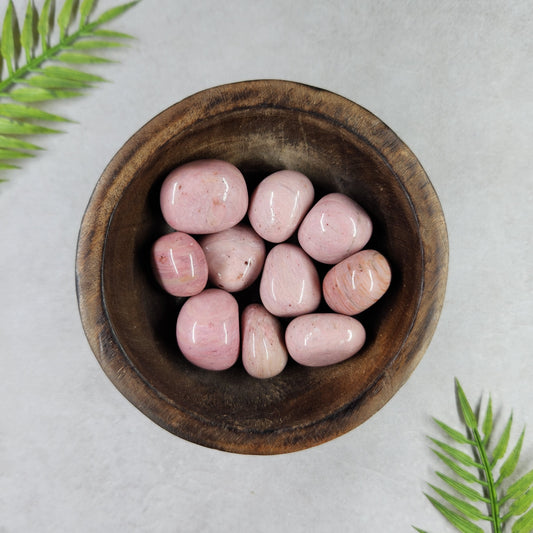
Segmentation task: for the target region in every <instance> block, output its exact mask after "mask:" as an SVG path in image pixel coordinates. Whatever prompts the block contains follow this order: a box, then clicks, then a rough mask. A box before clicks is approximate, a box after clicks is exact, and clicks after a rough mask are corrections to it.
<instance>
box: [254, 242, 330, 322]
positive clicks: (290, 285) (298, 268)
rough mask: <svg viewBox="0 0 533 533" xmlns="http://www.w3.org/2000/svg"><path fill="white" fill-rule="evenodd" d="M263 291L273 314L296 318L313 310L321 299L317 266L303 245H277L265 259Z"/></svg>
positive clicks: (267, 305)
mask: <svg viewBox="0 0 533 533" xmlns="http://www.w3.org/2000/svg"><path fill="white" fill-rule="evenodd" d="M259 294H260V296H261V301H262V302H263V305H264V306H265V307H266V308H267V310H268V311H270V312H271V313H272V314H273V315H276V316H280V317H292V316H298V315H303V314H305V313H311V312H312V311H314V310H315V309H316V308H317V307H318V304H319V303H320V298H321V291H320V280H319V278H318V273H317V271H316V268H315V265H314V264H313V262H312V261H311V259H310V258H309V256H307V254H306V253H305V252H304V251H303V250H302V249H301V248H300V247H299V246H296V245H294V244H287V243H283V244H278V245H277V246H274V248H272V250H270V252H269V253H268V255H267V257H266V259H265V266H264V268H263V274H262V276H261V283H260V285H259Z"/></svg>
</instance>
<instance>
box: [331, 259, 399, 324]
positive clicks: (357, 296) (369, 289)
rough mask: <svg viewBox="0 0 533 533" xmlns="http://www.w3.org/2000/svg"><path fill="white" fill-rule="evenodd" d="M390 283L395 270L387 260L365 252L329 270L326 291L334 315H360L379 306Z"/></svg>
mask: <svg viewBox="0 0 533 533" xmlns="http://www.w3.org/2000/svg"><path fill="white" fill-rule="evenodd" d="M390 282H391V269H390V266H389V263H388V261H387V260H386V259H385V257H383V255H381V254H380V253H379V252H376V251H375V250H361V251H360V252H357V253H356V254H354V255H352V256H350V257H348V258H346V259H345V260H344V261H341V262H340V263H339V264H337V265H335V266H334V267H333V268H332V269H331V270H329V272H328V273H327V274H326V275H325V276H324V280H323V282H322V289H323V292H324V299H325V300H326V303H327V304H328V306H329V307H330V308H331V309H332V310H333V311H336V312H337V313H343V314H345V315H356V314H358V313H361V312H362V311H364V310H365V309H368V308H369V307H370V306H371V305H373V304H374V303H375V302H377V301H378V300H379V299H380V298H381V297H382V296H383V295H384V294H385V292H386V291H387V289H388V288H389V285H390Z"/></svg>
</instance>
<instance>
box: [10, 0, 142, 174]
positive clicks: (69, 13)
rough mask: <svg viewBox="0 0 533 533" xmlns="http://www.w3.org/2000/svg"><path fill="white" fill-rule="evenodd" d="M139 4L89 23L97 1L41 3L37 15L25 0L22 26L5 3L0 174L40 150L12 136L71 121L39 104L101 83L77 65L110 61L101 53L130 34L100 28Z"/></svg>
mask: <svg viewBox="0 0 533 533" xmlns="http://www.w3.org/2000/svg"><path fill="white" fill-rule="evenodd" d="M139 1H140V0H135V1H132V2H128V3H125V4H121V5H118V6H115V7H112V8H110V9H108V10H107V11H104V12H103V13H101V14H100V15H97V16H96V17H95V18H94V19H93V11H94V7H95V0H81V1H76V0H64V1H63V4H62V6H61V7H55V6H54V2H52V1H51V0H44V2H43V4H42V7H41V10H40V12H39V11H38V10H37V9H36V7H35V5H34V2H33V0H28V3H27V7H26V11H25V13H24V18H23V20H22V25H21V24H19V20H18V18H17V14H16V12H15V8H14V5H13V1H12V0H9V2H8V4H7V8H6V11H5V14H4V18H3V21H2V22H1V24H0V28H1V31H2V33H1V35H0V136H1V139H0V170H5V169H12V168H18V167H17V166H16V165H15V164H14V160H19V159H21V158H24V157H30V156H32V155H33V154H32V152H34V151H36V150H39V149H40V147H39V146H37V145H35V144H33V143H26V142H24V141H21V140H20V139H18V138H16V137H14V136H21V135H36V134H49V133H57V132H58V131H59V130H57V129H54V128H49V127H47V126H45V125H43V124H41V123H40V122H70V121H69V120H68V119H66V118H63V117H61V116H59V115H54V114H52V113H48V112H46V111H44V110H43V109H41V108H40V107H39V105H40V103H41V102H46V101H49V100H60V99H65V98H71V97H76V96H80V95H82V94H83V93H84V92H85V91H86V90H87V89H89V88H91V87H93V86H94V84H96V83H100V82H103V81H105V80H104V78H102V77H100V76H97V75H95V74H92V73H89V72H86V71H84V70H81V69H80V68H79V67H80V66H82V65H88V64H98V63H110V62H111V61H110V60H109V59H108V58H106V57H103V56H102V52H103V51H105V50H106V49H110V48H117V47H120V46H124V42H123V41H124V40H125V39H130V38H131V36H130V35H128V34H126V33H121V32H116V31H112V30H106V29H102V28H101V26H102V25H104V24H106V23H108V22H110V21H112V20H114V19H115V18H117V17H118V16H120V15H122V14H123V13H124V12H126V11H127V10H128V9H130V8H131V7H133V6H134V5H135V4H137V3H138V2H139ZM55 13H57V17H56V16H55ZM92 19H93V20H92ZM54 25H56V28H57V29H56V31H54ZM72 28H74V29H72ZM54 38H56V39H57V42H55V43H54V42H53V41H54ZM96 52H98V54H97V53H96ZM0 181H5V180H4V179H1V178H0Z"/></svg>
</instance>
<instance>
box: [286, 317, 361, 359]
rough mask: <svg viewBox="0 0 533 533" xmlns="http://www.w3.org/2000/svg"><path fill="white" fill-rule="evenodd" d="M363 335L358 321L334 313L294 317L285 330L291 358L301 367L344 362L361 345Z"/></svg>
mask: <svg viewBox="0 0 533 533" xmlns="http://www.w3.org/2000/svg"><path fill="white" fill-rule="evenodd" d="M365 340H366V332H365V329H364V327H363V325H362V324H361V322H359V321H358V320H356V319H355V318H353V317H351V316H346V315H339V314H336V313H313V314H309V315H303V316H299V317H297V318H295V319H294V320H292V321H291V322H290V324H289V325H288V326H287V329H286V331H285V342H286V344H287V349H288V351H289V354H290V355H291V357H292V358H293V359H294V360H295V361H296V362H298V363H300V364H301V365H305V366H314V367H316V366H326V365H332V364H335V363H340V362H341V361H345V360H346V359H348V358H349V357H352V355H355V354H356V353H357V352H358V351H359V350H360V349H361V348H362V347H363V345H364V343H365Z"/></svg>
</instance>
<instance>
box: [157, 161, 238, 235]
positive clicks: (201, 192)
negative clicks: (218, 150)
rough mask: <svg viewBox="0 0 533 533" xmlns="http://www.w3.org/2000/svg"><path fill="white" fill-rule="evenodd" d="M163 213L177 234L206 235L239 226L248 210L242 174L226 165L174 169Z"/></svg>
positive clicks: (164, 192)
mask: <svg viewBox="0 0 533 533" xmlns="http://www.w3.org/2000/svg"><path fill="white" fill-rule="evenodd" d="M160 203H161V211H162V213H163V217H164V218H165V220H166V221H167V223H168V224H169V225H170V226H172V227H173V228H174V229H176V230H178V231H184V232H186V233H193V234H206V233H215V232H217V231H222V230H224V229H227V228H231V227H232V226H235V224H237V223H239V222H240V221H241V220H242V218H243V217H244V215H245V214H246V210H247V209H248V189H247V188H246V182H245V181H244V177H243V175H242V174H241V171H240V170H239V169H238V168H237V167H235V166H234V165H232V164H231V163H227V162H226V161H219V160H216V159H204V160H198V161H191V162H190V163H186V164H184V165H181V166H180V167H178V168H176V169H174V170H173V171H172V172H171V173H170V174H169V175H168V176H167V178H166V179H165V181H164V182H163V185H162V187H161V194H160Z"/></svg>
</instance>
